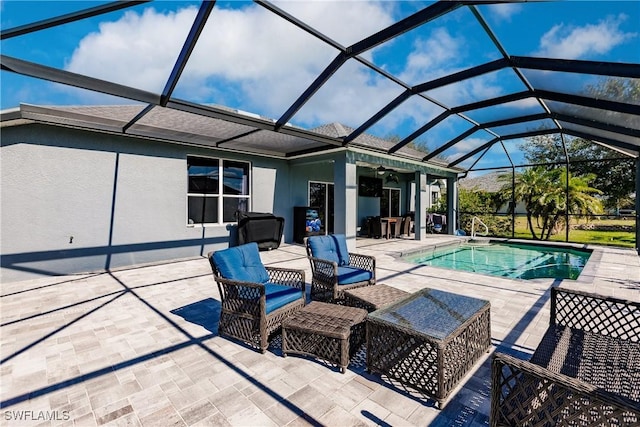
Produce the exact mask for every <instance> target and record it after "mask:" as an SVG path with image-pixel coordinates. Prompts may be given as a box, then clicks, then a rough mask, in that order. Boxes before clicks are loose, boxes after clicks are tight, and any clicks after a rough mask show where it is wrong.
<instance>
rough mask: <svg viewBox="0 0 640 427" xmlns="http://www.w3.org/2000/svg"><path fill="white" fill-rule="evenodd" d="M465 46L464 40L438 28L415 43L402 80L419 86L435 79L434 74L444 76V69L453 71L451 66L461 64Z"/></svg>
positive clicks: (402, 74) (401, 76)
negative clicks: (460, 60)
mask: <svg viewBox="0 0 640 427" xmlns="http://www.w3.org/2000/svg"><path fill="white" fill-rule="evenodd" d="M463 45H464V40H462V39H460V38H455V37H453V36H452V35H451V34H450V33H449V32H448V31H447V30H446V29H444V28H436V29H435V30H434V31H433V32H431V34H430V35H429V37H428V38H426V39H423V38H418V39H416V40H415V41H414V43H413V51H412V52H411V54H410V55H409V56H408V58H407V63H406V68H405V70H404V72H403V73H401V74H400V78H401V79H402V80H404V81H407V82H414V83H415V84H419V83H423V82H425V81H427V80H429V79H430V78H433V76H434V74H442V70H443V68H445V69H451V68H453V67H452V66H451V64H456V63H457V62H459V58H460V57H461V49H462V46H463Z"/></svg>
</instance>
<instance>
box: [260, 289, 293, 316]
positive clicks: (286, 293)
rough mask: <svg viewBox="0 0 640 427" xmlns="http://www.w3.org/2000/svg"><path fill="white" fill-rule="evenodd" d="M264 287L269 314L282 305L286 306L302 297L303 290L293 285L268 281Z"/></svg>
mask: <svg viewBox="0 0 640 427" xmlns="http://www.w3.org/2000/svg"><path fill="white" fill-rule="evenodd" d="M264 287H265V294H266V299H267V305H266V312H267V314H269V313H271V312H272V311H274V310H277V309H279V308H280V307H284V306H285V305H287V304H289V303H290V302H293V301H296V300H298V299H300V298H302V290H300V289H296V288H292V287H291V286H284V285H276V284H273V283H267V284H266V285H264Z"/></svg>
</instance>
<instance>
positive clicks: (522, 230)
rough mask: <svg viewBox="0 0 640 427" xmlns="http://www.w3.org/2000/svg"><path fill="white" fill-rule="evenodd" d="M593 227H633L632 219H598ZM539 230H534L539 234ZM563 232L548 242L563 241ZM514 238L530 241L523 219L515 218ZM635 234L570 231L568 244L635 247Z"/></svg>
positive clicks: (628, 232)
mask: <svg viewBox="0 0 640 427" xmlns="http://www.w3.org/2000/svg"><path fill="white" fill-rule="evenodd" d="M591 224H594V225H608V226H613V225H633V220H632V219H598V220H594V221H592V222H591ZM539 232H540V229H536V233H537V234H539ZM565 236H566V234H565V230H562V231H560V233H559V234H557V235H555V236H551V238H550V239H549V240H551V241H556V242H564V241H565ZM515 237H517V238H523V239H531V238H532V236H531V232H530V231H529V227H528V226H527V219H526V218H525V217H517V218H516V227H515ZM635 240H636V234H635V231H613V230H612V231H602V230H571V231H570V232H569V242H572V243H591V244H595V245H609V246H621V247H625V248H634V247H635Z"/></svg>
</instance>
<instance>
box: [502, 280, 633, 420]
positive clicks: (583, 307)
mask: <svg viewBox="0 0 640 427" xmlns="http://www.w3.org/2000/svg"><path fill="white" fill-rule="evenodd" d="M492 372H493V373H492V377H493V384H492V396H491V425H492V426H515V425H517V426H604V425H607V426H613V425H615V426H640V303H639V302H631V301H624V300H621V299H616V298H608V297H603V296H599V295H595V294H590V293H586V292H579V291H572V290H567V289H560V288H553V289H552V293H551V321H550V325H549V328H548V329H547V332H546V333H545V335H544V337H543V338H542V341H541V342H540V344H539V345H538V347H537V349H536V351H535V353H534V354H533V356H532V357H531V359H530V360H529V361H525V360H520V359H517V358H515V357H512V356H509V355H506V354H500V353H496V354H495V355H494V358H493V367H492Z"/></svg>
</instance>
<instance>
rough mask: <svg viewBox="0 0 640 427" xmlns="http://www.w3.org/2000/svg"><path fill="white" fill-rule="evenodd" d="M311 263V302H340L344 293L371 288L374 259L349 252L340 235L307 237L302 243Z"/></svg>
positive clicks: (373, 274) (342, 235)
mask: <svg viewBox="0 0 640 427" xmlns="http://www.w3.org/2000/svg"><path fill="white" fill-rule="evenodd" d="M306 249H307V257H308V258H309V262H310V263H311V272H312V276H313V277H312V280H311V299H312V300H318V301H329V302H337V303H340V302H343V300H344V291H345V290H348V289H354V288H359V287H362V286H369V285H375V283H376V259H375V258H374V257H372V256H368V255H362V254H357V253H353V252H349V251H348V249H347V240H346V237H345V235H344V234H332V235H328V236H311V237H309V238H307V241H306Z"/></svg>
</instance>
